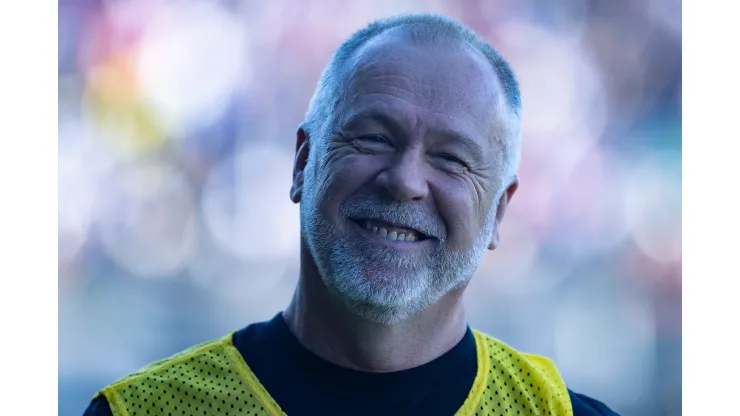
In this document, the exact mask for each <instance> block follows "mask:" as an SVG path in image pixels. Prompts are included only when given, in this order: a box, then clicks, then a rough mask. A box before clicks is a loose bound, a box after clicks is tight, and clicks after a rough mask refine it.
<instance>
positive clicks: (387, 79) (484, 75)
mask: <svg viewBox="0 0 740 416" xmlns="http://www.w3.org/2000/svg"><path fill="white" fill-rule="evenodd" d="M344 74H345V77H344V82H343V86H342V93H343V97H344V98H343V101H345V102H344V105H343V107H344V110H345V111H343V113H344V115H345V116H351V113H353V110H355V111H365V110H367V109H368V107H381V108H384V109H385V110H387V111H390V112H393V113H394V114H396V115H397V116H399V117H406V118H409V117H410V118H415V119H416V120H415V121H416V122H423V121H427V122H434V123H442V124H445V125H450V124H451V125H453V126H455V125H457V126H467V128H468V129H474V130H476V131H477V135H481V136H489V137H490V136H492V135H494V134H496V133H495V132H496V131H497V130H498V128H499V127H500V126H499V125H500V124H501V123H502V122H503V120H504V119H506V117H503V116H504V114H505V113H506V112H507V111H506V103H505V98H504V93H503V88H502V86H501V84H500V81H499V80H498V77H496V74H495V71H494V70H493V67H492V66H491V64H490V63H489V62H488V61H487V59H486V58H485V56H483V54H482V53H481V52H479V51H478V50H476V49H475V48H473V47H472V46H470V45H468V44H466V43H460V42H451V41H447V42H443V43H440V44H418V43H414V42H412V41H410V40H409V39H408V37H407V36H405V35H404V34H403V32H401V31H399V30H395V31H393V30H391V31H388V32H385V33H383V34H381V35H378V36H377V37H375V38H373V39H372V40H370V41H369V42H368V43H367V44H366V45H364V46H363V47H362V48H360V49H359V50H358V51H357V52H356V53H355V54H354V55H353V56H352V57H351V58H350V59H349V60H348V61H347V63H346V66H345V71H344ZM420 118H421V119H423V120H419V119H420ZM448 127H449V126H448Z"/></svg>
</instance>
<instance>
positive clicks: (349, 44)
mask: <svg viewBox="0 0 740 416" xmlns="http://www.w3.org/2000/svg"><path fill="white" fill-rule="evenodd" d="M396 27H403V28H404V29H405V30H406V32H407V34H408V35H410V37H411V40H412V41H413V42H415V43H427V44H429V43H431V44H440V43H444V42H460V43H467V44H469V45H470V46H472V47H473V48H475V49H476V50H478V51H480V52H481V53H482V54H483V55H484V56H485V57H486V59H487V60H488V61H489V62H490V63H491V66H492V67H493V69H494V71H495V73H496V75H497V77H498V78H499V81H500V83H501V85H502V87H503V90H504V95H505V99H506V104H507V107H508V109H509V114H508V115H507V116H508V117H507V119H508V120H507V121H509V122H510V123H509V124H511V126H508V127H506V128H504V129H503V131H504V134H503V136H505V137H502V143H501V145H502V153H503V157H504V161H503V167H502V172H501V173H502V178H501V180H502V181H507V180H510V179H513V177H514V176H515V175H516V171H517V169H518V166H519V161H520V157H521V156H520V154H521V108H522V102H521V96H520V94H519V83H518V82H517V80H516V77H515V76H514V72H513V71H512V69H511V67H510V66H509V64H508V62H506V60H505V59H504V58H503V57H502V56H501V55H500V54H499V53H498V51H496V49H494V48H493V47H492V46H491V45H490V44H489V43H488V42H486V41H485V40H484V39H483V38H481V37H480V36H479V35H478V34H477V33H475V32H474V31H473V30H472V29H470V28H469V27H467V26H465V25H464V24H462V23H460V22H459V21H457V20H455V19H453V18H450V17H447V16H443V15H438V14H429V13H413V14H402V15H398V16H393V17H389V18H385V19H379V20H376V21H373V22H371V23H370V24H368V25H367V26H366V27H365V28H363V29H360V30H358V31H357V32H355V33H354V34H353V35H352V36H351V37H349V38H348V39H347V40H345V41H344V43H342V45H341V46H340V47H339V48H338V49H337V51H336V52H335V53H334V56H333V57H332V60H331V61H330V62H329V64H328V65H327V67H326V68H325V69H324V71H323V73H322V74H321V78H320V79H319V82H318V84H317V86H316V90H315V92H314V95H313V97H312V98H311V102H310V104H309V107H308V111H307V113H306V119H305V123H304V127H305V129H306V130H307V131H308V132H309V134H311V135H314V136H318V137H321V136H323V135H325V134H326V132H327V130H328V128H329V126H330V123H334V122H336V117H335V116H336V114H337V110H338V108H337V107H338V104H339V102H340V101H341V99H340V97H341V92H340V91H341V84H342V80H343V76H344V69H345V64H346V63H347V61H348V60H349V59H350V58H351V57H352V56H353V55H354V53H355V52H356V51H358V50H359V49H360V48H361V47H362V46H363V45H365V44H366V43H367V42H368V41H369V40H371V39H372V38H374V37H375V36H378V35H380V34H382V33H384V32H386V31H387V30H389V29H393V28H396ZM315 144H319V143H315ZM319 146H321V145H320V144H319ZM314 154H315V152H314Z"/></svg>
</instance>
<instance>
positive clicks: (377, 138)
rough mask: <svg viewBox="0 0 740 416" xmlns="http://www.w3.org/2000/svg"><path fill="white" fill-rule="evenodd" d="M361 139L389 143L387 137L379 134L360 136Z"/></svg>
mask: <svg viewBox="0 0 740 416" xmlns="http://www.w3.org/2000/svg"><path fill="white" fill-rule="evenodd" d="M359 139H360V140H364V141H368V142H374V143H388V140H386V139H385V137H383V136H378V135H369V136H360V137H359Z"/></svg>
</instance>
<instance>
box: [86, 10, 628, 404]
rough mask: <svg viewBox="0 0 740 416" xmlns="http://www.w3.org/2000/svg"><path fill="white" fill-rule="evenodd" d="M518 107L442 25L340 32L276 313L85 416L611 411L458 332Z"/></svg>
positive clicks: (428, 19) (310, 142)
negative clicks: (291, 287) (295, 260)
mask: <svg viewBox="0 0 740 416" xmlns="http://www.w3.org/2000/svg"><path fill="white" fill-rule="evenodd" d="M520 110H521V103H520V98H519V89H518V85H517V81H516V79H515V77H514V74H513V73H512V70H511V69H510V67H509V65H508V64H507V63H506V62H505V61H504V60H503V58H501V56H499V54H498V53H497V52H496V51H495V50H494V49H493V48H491V46H489V45H488V44H487V43H485V42H484V41H483V40H482V39H481V38H480V37H478V36H477V35H476V34H474V33H473V32H472V31H471V30H470V29H468V28H466V27H465V26H463V25H461V24H460V23H458V22H456V21H454V20H452V19H449V18H446V17H442V16H437V15H403V16H398V17H394V18H390V19H384V20H381V21H377V22H373V23H372V24H370V25H369V26H368V27H366V28H364V29H362V30H360V31H359V32H357V33H355V34H354V35H353V36H352V37H351V38H350V39H348V40H347V41H346V42H345V43H344V44H342V46H341V47H340V48H339V49H338V51H337V52H336V54H335V55H334V58H333V59H332V61H331V62H330V63H329V65H328V67H327V69H326V70H325V71H324V73H323V75H322V77H321V79H320V81H319V84H318V87H317V89H316V93H315V95H314V98H313V100H312V101H311V104H310V106H309V110H308V113H307V115H306V120H305V122H304V123H303V124H302V125H301V126H300V127H299V128H298V132H297V141H296V156H295V165H294V171H293V184H292V187H291V189H290V197H291V199H292V200H293V202H295V203H300V213H301V259H300V260H301V268H300V276H299V281H298V285H297V288H296V291H295V295H294V297H293V299H292V301H291V302H290V304H289V305H288V307H287V309H286V310H285V311H284V312H283V313H279V314H277V315H276V316H275V317H274V318H273V319H272V320H271V321H269V322H262V323H255V324H251V325H249V326H247V327H245V328H243V329H241V330H239V331H236V332H234V333H232V334H228V335H226V336H225V337H223V338H222V339H219V340H216V341H212V342H209V343H206V344H202V345H199V346H196V347H193V348H191V349H189V350H186V351H184V352H182V353H180V354H177V355H175V356H172V357H170V358H167V359H165V360H162V361H159V362H156V363H154V364H151V365H149V366H147V367H145V368H144V369H142V370H140V371H139V372H137V373H134V374H132V375H130V376H128V377H125V378H124V379H122V380H120V381H118V382H116V383H114V384H112V385H110V386H108V387H107V388H105V389H103V390H102V391H101V392H100V393H99V394H98V395H97V396H96V398H95V399H94V400H93V402H92V404H91V405H90V406H89V408H88V410H87V412H86V414H87V415H110V414H113V415H116V416H123V415H147V414H157V415H221V414H224V415H247V414H248V415H255V414H256V415H278V414H288V415H499V414H509V415H511V414H522V415H572V414H575V415H611V414H614V413H613V412H611V411H610V410H609V409H608V408H607V407H606V406H604V405H603V404H602V403H600V402H598V401H596V400H593V399H590V398H588V397H585V396H582V395H579V394H576V393H573V392H572V391H570V390H568V388H567V387H566V385H565V382H564V381H563V380H562V378H561V376H560V375H559V373H558V371H557V369H556V367H555V365H554V364H553V362H552V361H550V360H548V359H546V358H542V357H538V356H533V355H529V354H525V353H521V352H519V351H516V350H515V349H513V348H511V347H509V346H508V345H506V344H504V343H503V342H501V341H498V340H496V339H495V338H492V337H490V336H488V335H485V334H482V333H480V332H478V331H475V330H473V329H471V328H470V327H469V326H468V325H467V321H466V316H465V309H464V307H463V299H462V297H463V292H464V291H465V288H466V286H467V283H468V282H469V281H470V279H471V278H472V276H473V273H474V272H475V270H476V268H477V267H478V265H479V264H480V262H481V259H482V256H483V254H484V253H485V251H486V250H487V249H488V250H493V249H495V248H496V247H497V246H498V244H499V226H500V224H501V221H502V220H503V219H504V214H505V212H506V207H507V205H508V204H509V201H510V200H511V198H512V197H513V196H514V193H515V192H516V190H517V186H518V182H517V176H516V174H517V167H518V164H519V153H520V131H521V113H520Z"/></svg>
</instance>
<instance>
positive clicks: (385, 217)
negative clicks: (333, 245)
mask: <svg viewBox="0 0 740 416" xmlns="http://www.w3.org/2000/svg"><path fill="white" fill-rule="evenodd" d="M339 215H341V216H342V217H346V218H367V219H374V220H380V221H385V222H389V223H393V224H398V225H401V226H404V227H406V228H413V229H415V230H418V231H421V232H422V233H424V234H426V235H427V236H430V237H434V238H437V239H439V240H443V239H444V236H445V233H446V232H445V226H444V224H442V223H441V221H440V220H439V219H438V218H436V217H435V216H433V215H431V214H429V213H427V212H423V211H421V210H420V209H419V207H418V206H412V205H409V204H388V203H383V202H377V201H374V200H369V199H363V200H353V201H345V202H344V203H342V205H340V207H339Z"/></svg>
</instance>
